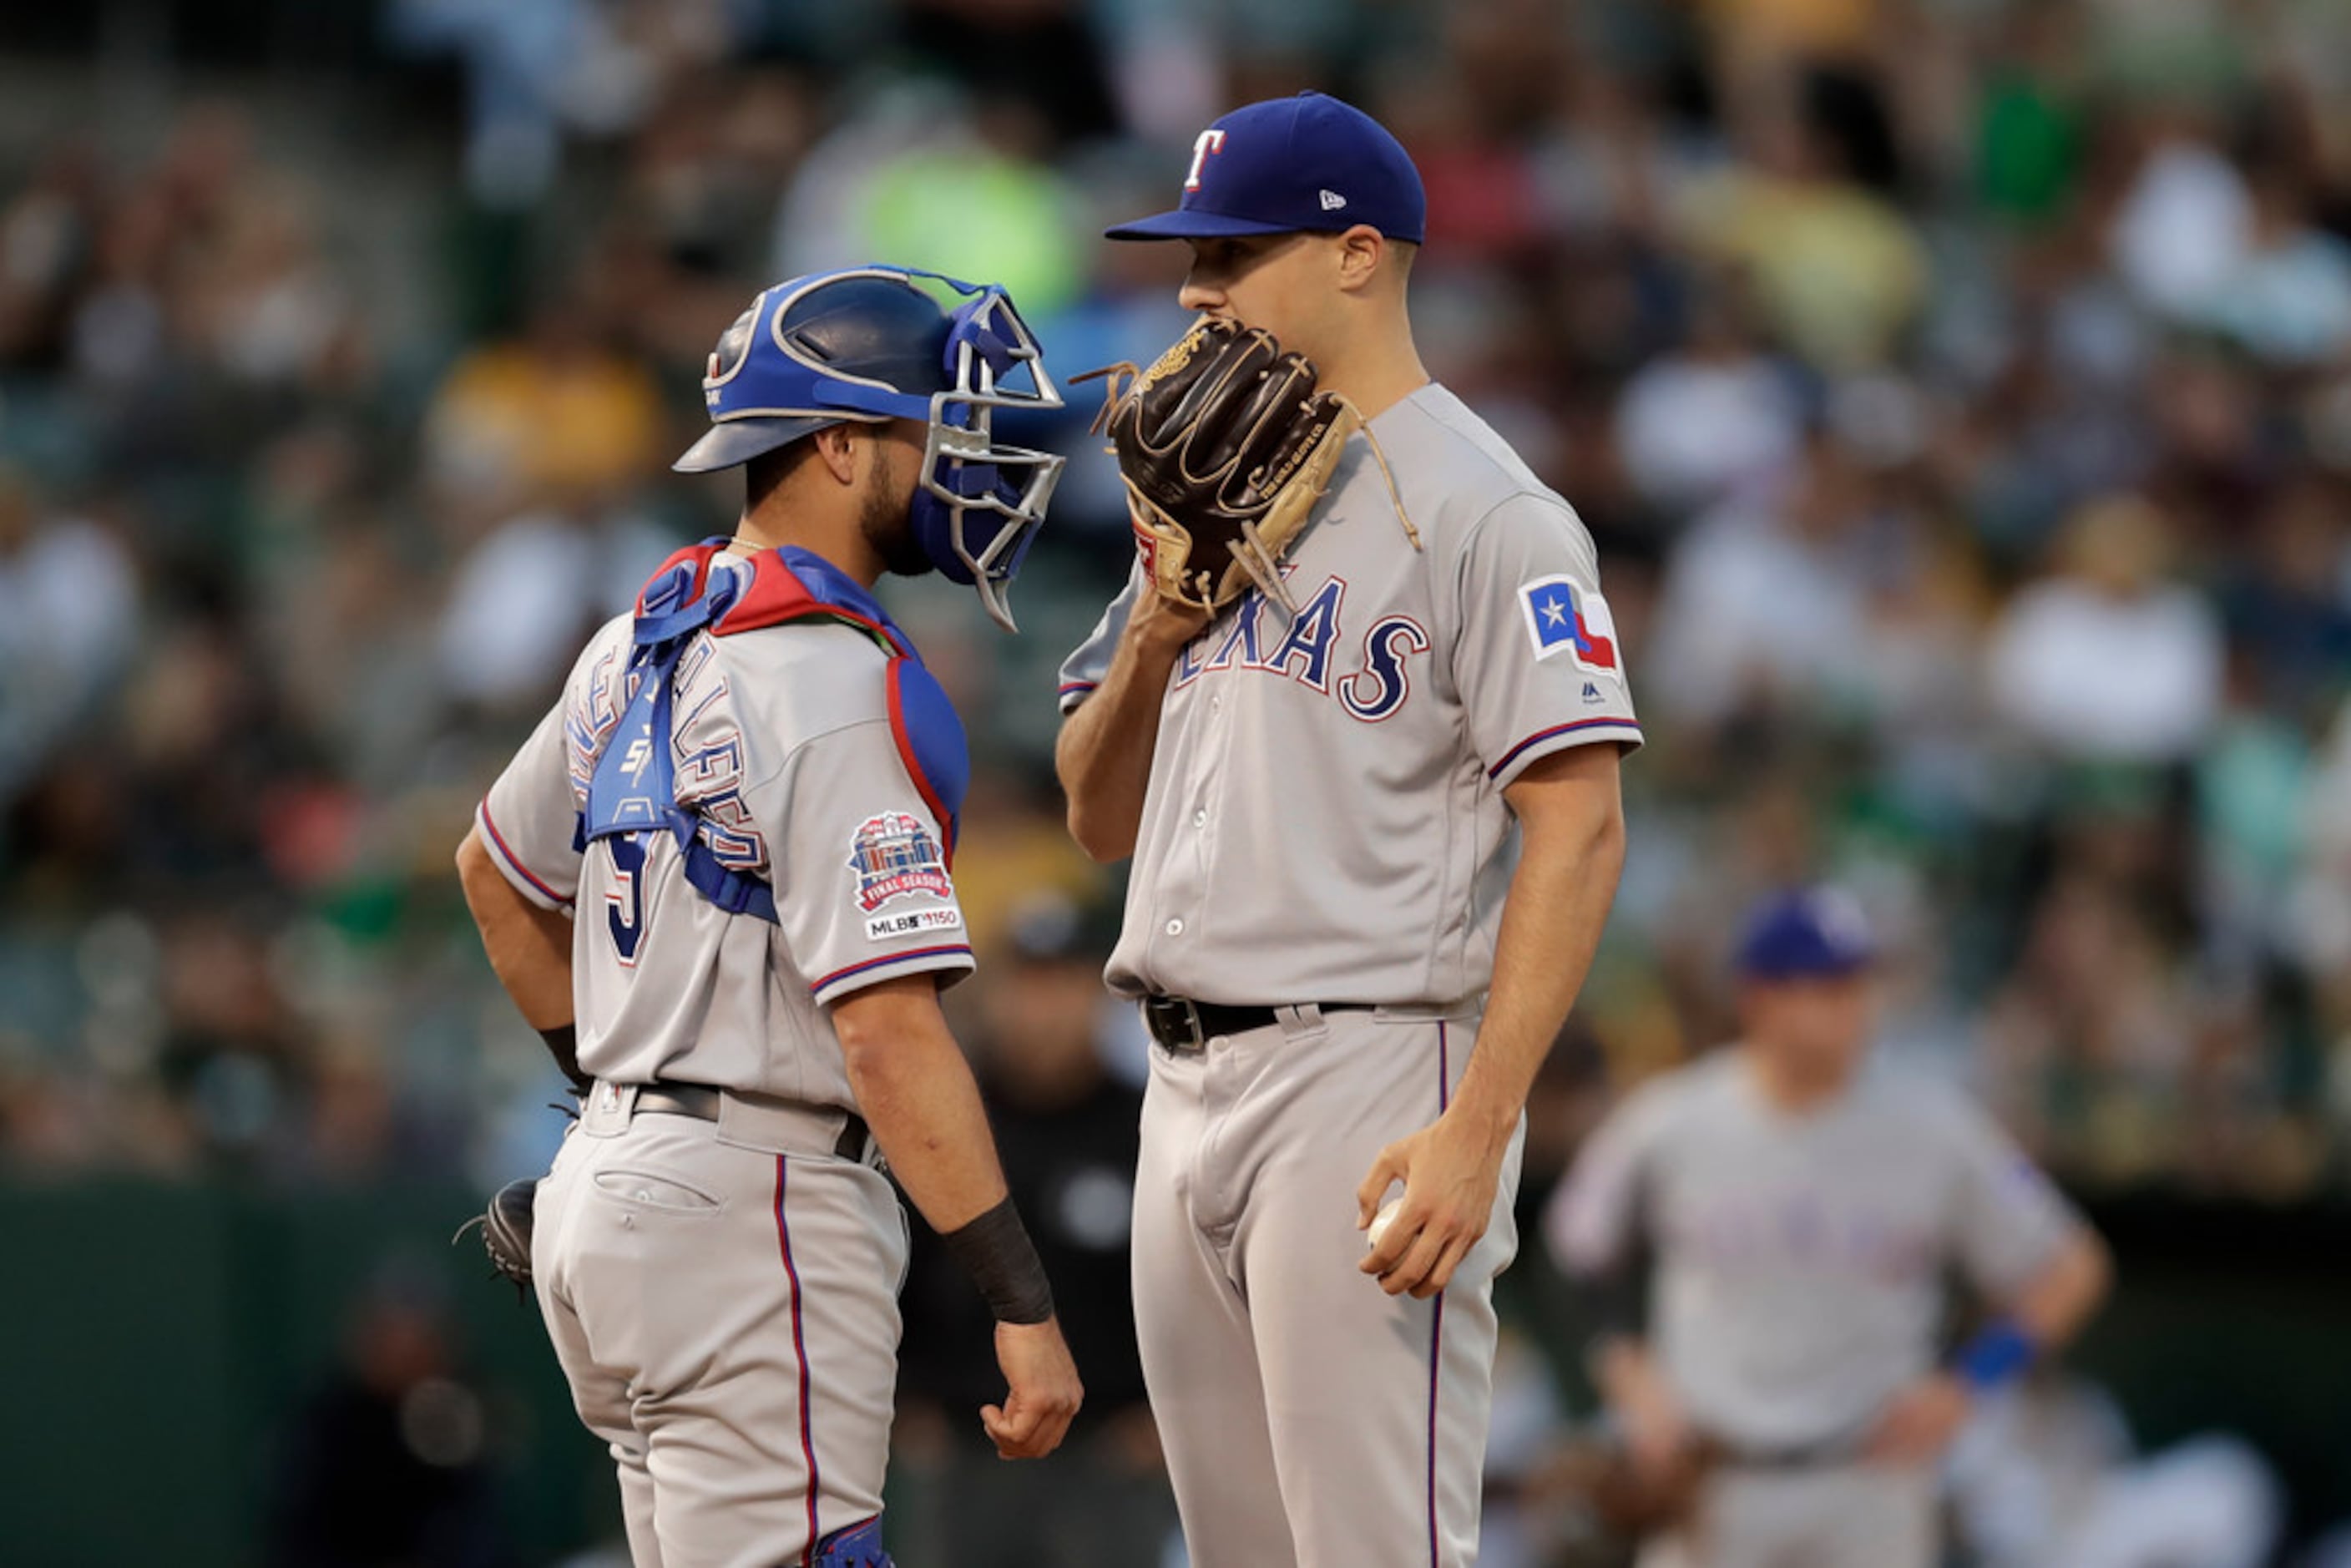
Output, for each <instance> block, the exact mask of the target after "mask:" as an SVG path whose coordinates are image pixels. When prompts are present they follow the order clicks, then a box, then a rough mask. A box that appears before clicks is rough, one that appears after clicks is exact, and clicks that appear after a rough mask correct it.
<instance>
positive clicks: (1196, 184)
mask: <svg viewBox="0 0 2351 1568" xmlns="http://www.w3.org/2000/svg"><path fill="white" fill-rule="evenodd" d="M1224 150H1225V133H1224V132H1223V131H1202V132H1200V139H1199V140H1198V141H1195V142H1193V143H1192V168H1191V172H1189V173H1187V174H1186V175H1185V176H1184V188H1185V189H1186V190H1187V191H1196V190H1198V189H1199V188H1200V166H1201V165H1202V164H1204V163H1206V162H1207V161H1208V154H1209V153H1211V152H1223V151H1224Z"/></svg>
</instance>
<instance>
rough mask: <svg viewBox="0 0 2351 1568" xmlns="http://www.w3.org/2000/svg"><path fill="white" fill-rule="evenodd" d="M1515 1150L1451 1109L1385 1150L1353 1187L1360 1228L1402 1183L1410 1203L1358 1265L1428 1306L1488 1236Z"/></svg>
mask: <svg viewBox="0 0 2351 1568" xmlns="http://www.w3.org/2000/svg"><path fill="white" fill-rule="evenodd" d="M1509 1147H1510V1140H1509V1138H1508V1137H1507V1136H1505V1137H1504V1138H1503V1139H1502V1140H1501V1141H1500V1142H1499V1143H1497V1142H1496V1141H1495V1140H1494V1139H1493V1138H1491V1137H1489V1135H1488V1134H1486V1133H1485V1131H1484V1130H1483V1129H1481V1128H1479V1126H1477V1125H1475V1124H1472V1123H1470V1122H1469V1121H1468V1120H1467V1119H1465V1118H1463V1117H1460V1116H1457V1115H1455V1114H1454V1113H1452V1112H1450V1111H1448V1112H1447V1113H1445V1114H1444V1115H1441V1116H1439V1117H1438V1118H1437V1120H1436V1121H1434V1122H1432V1123H1430V1124H1428V1125H1427V1126H1426V1127H1423V1128H1422V1129H1421V1130H1420V1131H1419V1132H1417V1133H1415V1134H1412V1135H1411V1136H1410V1137H1406V1138H1399V1139H1397V1140H1396V1141H1395V1143H1393V1144H1390V1145H1388V1146H1387V1147H1386V1148H1384V1149H1382V1150H1381V1151H1380V1152H1379V1156H1378V1157H1377V1158H1376V1159H1374V1160H1373V1161H1372V1169H1371V1174H1370V1175H1368V1176H1364V1184H1363V1186H1359V1187H1357V1188H1356V1189H1355V1203H1356V1207H1357V1208H1358V1210H1359V1211H1360V1212H1359V1213H1358V1215H1357V1218H1356V1225H1355V1228H1357V1229H1359V1230H1361V1229H1365V1228H1369V1226H1370V1225H1371V1223H1372V1218H1373V1216H1374V1214H1376V1213H1377V1212H1378V1211H1379V1207H1380V1200H1381V1199H1382V1198H1383V1197H1386V1196H1387V1190H1388V1188H1389V1187H1390V1186H1393V1185H1394V1184H1395V1183H1396V1182H1399V1181H1400V1182H1402V1183H1404V1197H1403V1200H1402V1201H1401V1202H1400V1203H1399V1204H1398V1205H1397V1206H1396V1210H1395V1215H1394V1216H1393V1217H1392V1218H1390V1219H1389V1221H1388V1223H1387V1225H1386V1227H1385V1228H1384V1229H1383V1230H1382V1231H1381V1233H1380V1238H1379V1240H1378V1241H1377V1242H1375V1243H1374V1245H1373V1247H1372V1249H1371V1250H1370V1251H1369V1252H1367V1253H1365V1254H1364V1260H1363V1261H1362V1262H1361V1263H1359V1264H1357V1265H1356V1267H1358V1268H1360V1269H1361V1270H1363V1271H1364V1273H1366V1274H1371V1275H1374V1276H1376V1277H1377V1278H1378V1280H1379V1282H1380V1289H1381V1290H1383V1291H1386V1292H1387V1293H1388V1294H1389V1295H1391V1296H1395V1295H1401V1294H1403V1293H1404V1292H1405V1291H1411V1292H1412V1293H1413V1294H1414V1295H1415V1296H1416V1297H1419V1298H1421V1299H1423V1300H1426V1298H1428V1297H1430V1296H1433V1295H1435V1294H1437V1292H1438V1291H1442V1290H1443V1289H1445V1287H1446V1286H1447V1285H1448V1284H1450V1283H1451V1282H1452V1280H1453V1270H1455V1269H1457V1268H1458V1267H1460V1264H1461V1260H1462V1259H1463V1258H1465V1257H1467V1256H1468V1253H1469V1249H1471V1248H1472V1247H1475V1246H1477V1245H1478V1241H1479V1238H1480V1237H1482V1236H1484V1235H1485V1234H1486V1223H1487V1221H1488V1220H1489V1218H1492V1216H1493V1212H1494V1194H1495V1191H1496V1189H1497V1188H1498V1187H1499V1186H1500V1185H1501V1179H1502V1156H1503V1155H1504V1154H1505V1153H1506V1152H1507V1151H1508V1149H1509Z"/></svg>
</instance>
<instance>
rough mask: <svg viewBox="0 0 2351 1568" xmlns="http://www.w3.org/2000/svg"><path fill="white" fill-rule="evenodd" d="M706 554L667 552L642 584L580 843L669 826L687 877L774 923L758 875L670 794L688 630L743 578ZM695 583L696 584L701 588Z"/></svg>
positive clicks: (722, 607)
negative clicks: (673, 693)
mask: <svg viewBox="0 0 2351 1568" xmlns="http://www.w3.org/2000/svg"><path fill="white" fill-rule="evenodd" d="M712 553H713V554H715V553H716V552H715V551H713V552H712ZM709 560H710V557H709V556H708V555H704V556H702V558H701V559H698V560H696V559H675V560H674V561H673V562H672V563H671V564H670V565H669V566H666V567H664V568H663V569H662V570H661V572H660V573H659V574H658V575H656V576H655V577H654V579H653V581H652V582H651V583H648V584H647V585H646V587H645V591H644V595H643V598H642V599H640V600H639V601H638V611H637V618H636V624H635V625H634V627H633V628H632V630H631V632H630V642H631V643H632V652H631V653H630V655H629V670H628V674H627V676H626V677H625V678H626V682H627V685H626V687H625V689H626V691H627V692H628V694H629V701H628V706H627V707H626V708H624V709H623V710H622V714H621V719H620V722H619V723H618V724H616V725H615V726H613V727H612V734H611V738H610V739H609V740H607V741H606V742H605V745H604V749H603V751H602V752H601V755H599V756H598V757H597V758H596V770H595V772H594V773H593V774H592V775H591V776H590V779H589V781H588V803H587V809H586V810H585V811H583V812H582V813H581V819H580V840H581V842H582V844H583V846H584V845H585V844H586V843H589V842H592V841H595V840H597V839H607V838H617V837H622V836H629V837H636V838H637V839H638V841H639V843H640V844H642V843H643V835H648V834H652V833H656V832H660V831H664V830H666V831H668V832H670V833H671V834H672V835H673V836H674V837H675V839H676V840H677V847H678V853H679V855H680V856H681V858H682V859H683V860H684V871H685V880H686V884H687V885H688V886H690V887H692V888H693V889H694V890H695V892H696V893H699V894H702V896H703V897H705V898H706V899H708V900H710V902H711V903H713V904H716V905H717V906H718V907H719V908H721V909H723V910H725V911H726V913H727V914H729V915H757V916H758V918H760V919H761V920H765V921H767V922H768V923H769V924H770V925H772V924H774V922H775V919H776V895H775V892H774V890H773V889H771V888H770V887H769V886H768V883H766V882H764V881H762V880H761V879H760V878H758V877H756V876H753V875H751V874H750V873H747V872H741V871H737V870H734V869H733V868H731V867H729V866H727V865H726V864H724V863H722V862H720V861H719V859H718V856H717V854H716V852H715V851H713V850H712V849H711V847H710V846H709V845H708V844H706V843H705V842H704V841H703V840H702V837H701V834H700V832H699V831H698V829H699V828H700V826H701V821H702V820H701V818H700V816H699V815H697V814H696V813H695V811H693V810H689V809H687V808H685V807H683V806H680V805H679V804H678V803H677V774H676V768H675V765H674V760H673V754H672V751H671V748H670V736H671V714H670V687H671V677H672V676H673V675H674V674H676V673H677V664H678V661H679V660H680V659H682V658H683V657H684V655H685V651H686V649H687V648H688V647H689V646H691V645H692V643H693V641H694V634H695V632H699V631H701V630H702V629H703V628H705V627H706V626H708V625H709V624H710V623H711V622H714V621H716V620H717V619H718V618H719V617H720V616H722V615H724V614H725V613H726V612H727V610H728V609H729V608H730V607H731V606H732V605H733V604H734V602H735V600H736V597H737V594H738V593H739V592H740V591H741V587H742V578H741V577H740V576H739V575H738V574H737V573H734V572H728V571H712V570H709ZM697 586H699V587H700V588H701V590H702V591H700V592H698V593H697V592H696V591H695V590H696V588H697Z"/></svg>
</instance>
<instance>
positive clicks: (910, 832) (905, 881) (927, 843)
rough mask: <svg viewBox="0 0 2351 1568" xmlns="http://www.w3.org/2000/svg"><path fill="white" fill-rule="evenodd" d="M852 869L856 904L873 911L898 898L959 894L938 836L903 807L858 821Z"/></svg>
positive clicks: (852, 845) (852, 846)
mask: <svg viewBox="0 0 2351 1568" xmlns="http://www.w3.org/2000/svg"><path fill="white" fill-rule="evenodd" d="M849 869H850V870H851V871H852V872H854V873H856V875H857V907H858V908H860V909H862V910H863V911H864V912H865V913H866V914H868V915H871V914H872V913H873V912H874V911H875V910H877V909H879V908H881V907H882V906H883V904H887V903H889V902H890V901H891V900H892V899H893V898H912V897H916V896H922V897H929V898H953V897H954V896H955V883H953V882H950V881H949V880H948V879H947V868H946V858H945V857H944V856H942V855H941V854H940V853H939V841H937V840H936V839H935V838H933V837H931V832H930V830H929V829H928V828H925V826H923V824H922V823H921V821H918V820H917V819H915V818H913V817H910V816H908V815H907V814H906V813H905V812H904V811H884V812H883V813H882V814H881V815H880V816H878V817H868V818H866V819H865V821H862V822H860V823H859V824H858V825H857V831H856V833H855V834H854V835H853V836H852V838H851V840H850V842H849Z"/></svg>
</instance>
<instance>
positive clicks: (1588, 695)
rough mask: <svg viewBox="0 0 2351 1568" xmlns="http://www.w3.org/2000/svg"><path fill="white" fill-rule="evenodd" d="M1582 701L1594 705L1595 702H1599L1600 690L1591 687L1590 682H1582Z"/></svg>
mask: <svg viewBox="0 0 2351 1568" xmlns="http://www.w3.org/2000/svg"><path fill="white" fill-rule="evenodd" d="M1583 700H1584V701H1585V702H1587V703H1596V702H1598V701H1600V700H1601V697H1600V688H1599V687H1598V686H1595V685H1593V684H1592V683H1591V682H1590V681H1586V682H1584V683H1583Z"/></svg>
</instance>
